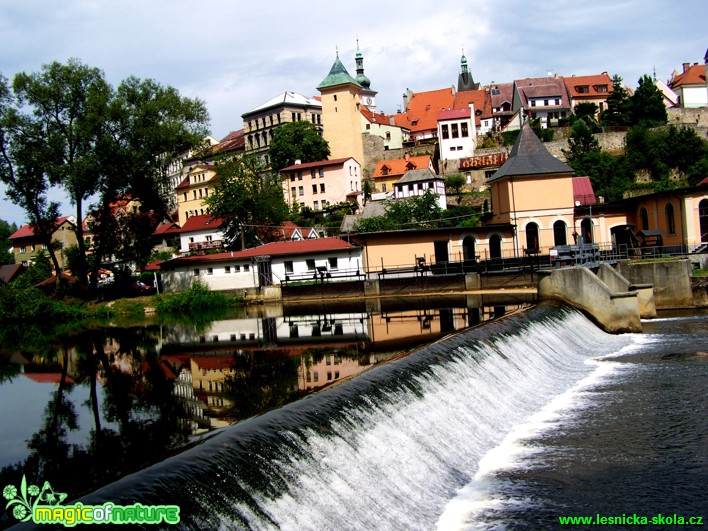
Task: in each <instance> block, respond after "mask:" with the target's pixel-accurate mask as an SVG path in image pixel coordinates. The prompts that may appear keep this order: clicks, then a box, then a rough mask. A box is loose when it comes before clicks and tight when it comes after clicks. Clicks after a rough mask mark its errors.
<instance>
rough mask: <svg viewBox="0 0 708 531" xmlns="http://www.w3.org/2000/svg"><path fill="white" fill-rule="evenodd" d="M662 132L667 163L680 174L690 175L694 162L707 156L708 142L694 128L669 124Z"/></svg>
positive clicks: (696, 162)
mask: <svg viewBox="0 0 708 531" xmlns="http://www.w3.org/2000/svg"><path fill="white" fill-rule="evenodd" d="M664 134H665V138H666V155H667V164H668V165H669V166H670V167H671V168H675V169H676V170H677V171H679V172H681V173H682V174H684V175H690V174H691V173H692V172H693V169H694V168H695V166H696V164H698V163H699V162H700V161H701V160H703V159H706V158H707V157H708V142H706V141H705V140H704V139H703V138H701V137H700V136H699V135H698V133H697V132H696V130H695V129H693V128H691V127H676V126H675V125H671V126H669V129H668V130H667V131H665V133H664ZM703 177H704V178H705V175H704V176H703ZM693 184H697V183H693Z"/></svg>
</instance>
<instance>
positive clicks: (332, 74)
mask: <svg viewBox="0 0 708 531" xmlns="http://www.w3.org/2000/svg"><path fill="white" fill-rule="evenodd" d="M347 83H352V84H354V85H356V86H357V87H361V85H359V83H357V82H356V80H355V79H354V78H353V77H352V76H350V75H349V72H347V69H346V68H344V65H343V64H342V61H340V60H339V52H337V58H336V59H335V60H334V64H333V65H332V68H331V69H330V71H329V74H327V77H325V78H324V79H323V80H322V82H321V83H320V84H319V85H317V90H322V89H324V88H328V87H336V86H337V85H346V84H347Z"/></svg>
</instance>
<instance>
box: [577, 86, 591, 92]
mask: <svg viewBox="0 0 708 531" xmlns="http://www.w3.org/2000/svg"><path fill="white" fill-rule="evenodd" d="M575 91H576V92H577V93H578V94H587V93H589V92H590V87H589V86H588V85H576V87H575Z"/></svg>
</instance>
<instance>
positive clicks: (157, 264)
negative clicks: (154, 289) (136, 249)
mask: <svg viewBox="0 0 708 531" xmlns="http://www.w3.org/2000/svg"><path fill="white" fill-rule="evenodd" d="M162 262H164V260H155V261H154V262H151V263H149V264H148V265H146V266H145V267H144V268H143V271H159V270H160V264H161V263H162Z"/></svg>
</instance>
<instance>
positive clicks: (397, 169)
mask: <svg viewBox="0 0 708 531" xmlns="http://www.w3.org/2000/svg"><path fill="white" fill-rule="evenodd" d="M436 123H437V118H436ZM436 127H437V125H436ZM421 168H430V169H431V170H433V171H435V170H434V168H433V163H432V160H431V158H430V155H421V156H418V157H411V156H409V155H406V156H405V158H402V159H390V160H381V161H379V162H377V163H376V169H375V170H374V174H373V178H374V186H375V188H376V190H377V191H379V192H393V184H394V183H395V182H396V181H398V180H399V179H400V178H401V177H403V175H404V174H405V173H406V172H407V171H410V170H417V169H421Z"/></svg>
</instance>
